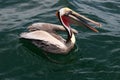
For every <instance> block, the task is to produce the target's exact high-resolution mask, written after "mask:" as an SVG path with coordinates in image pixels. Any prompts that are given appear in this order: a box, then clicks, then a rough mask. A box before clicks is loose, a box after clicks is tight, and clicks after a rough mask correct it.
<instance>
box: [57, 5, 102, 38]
mask: <svg viewBox="0 0 120 80" xmlns="http://www.w3.org/2000/svg"><path fill="white" fill-rule="evenodd" d="M56 15H57V17H58V18H59V20H60V22H61V23H62V25H63V26H64V27H65V29H66V31H67V32H68V38H69V39H70V38H71V37H72V31H71V28H70V24H75V25H79V26H85V27H87V28H89V29H91V30H93V31H94V32H98V30H97V29H95V28H93V27H92V26H90V25H89V24H88V22H91V23H93V24H95V25H97V26H101V24H100V23H98V22H95V21H93V20H91V19H89V18H87V17H85V16H83V15H80V14H78V13H77V12H75V11H73V10H71V9H70V8H67V7H65V8H61V9H59V10H58V11H57V13H56Z"/></svg>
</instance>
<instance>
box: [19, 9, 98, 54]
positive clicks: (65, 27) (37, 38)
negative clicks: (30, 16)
mask: <svg viewBox="0 0 120 80" xmlns="http://www.w3.org/2000/svg"><path fill="white" fill-rule="evenodd" d="M56 15H57V17H58V18H59V20H60V22H61V24H62V26H60V25H55V24H50V23H34V24H32V25H31V26H29V27H28V30H29V32H24V33H22V34H21V35H20V37H21V38H25V39H29V40H32V42H33V44H35V45H36V46H37V47H39V48H41V49H43V50H44V51H46V52H50V53H54V54H67V53H68V52H69V51H70V50H71V49H72V48H73V47H74V44H75V35H74V33H77V31H76V30H75V29H72V28H71V27H70V24H76V25H80V26H85V27H87V28H89V29H91V30H93V31H95V32H98V30H96V29H95V28H93V27H91V26H90V25H89V24H88V23H87V22H91V23H93V24H95V25H97V26H100V23H98V22H95V21H93V20H91V19H88V18H86V17H85V16H82V15H80V14H78V13H77V12H75V11H73V10H71V9H69V8H67V7H65V8H61V9H60V10H58V11H57V12H56ZM56 31H66V32H67V35H68V36H67V39H66V40H65V39H64V38H62V37H61V36H60V35H58V34H57V33H56Z"/></svg>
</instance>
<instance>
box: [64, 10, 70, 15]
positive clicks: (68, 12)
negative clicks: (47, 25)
mask: <svg viewBox="0 0 120 80" xmlns="http://www.w3.org/2000/svg"><path fill="white" fill-rule="evenodd" d="M69 14H72V11H67V12H66V13H65V14H64V15H65V16H68V15H69Z"/></svg>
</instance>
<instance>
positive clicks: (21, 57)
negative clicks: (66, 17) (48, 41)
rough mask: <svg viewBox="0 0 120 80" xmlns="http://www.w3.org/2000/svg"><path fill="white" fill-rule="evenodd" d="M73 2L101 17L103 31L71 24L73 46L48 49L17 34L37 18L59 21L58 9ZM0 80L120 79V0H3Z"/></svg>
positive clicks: (72, 5)
mask: <svg viewBox="0 0 120 80" xmlns="http://www.w3.org/2000/svg"><path fill="white" fill-rule="evenodd" d="M65 6H67V7H69V8H71V9H73V10H75V11H77V12H78V13H80V14H83V15H85V16H87V17H89V18H91V19H93V20H96V21H98V22H100V23H101V24H102V25H103V26H102V28H98V30H99V31H100V32H99V33H94V32H92V31H89V30H87V29H82V28H80V27H76V26H72V27H73V28H76V29H77V30H78V31H79V33H78V34H77V35H76V45H75V48H74V49H73V50H72V51H71V52H70V53H69V54H68V55H66V56H62V55H49V56H50V57H52V58H53V59H55V60H58V61H62V62H64V64H56V63H53V62H51V61H49V60H48V59H47V58H46V56H45V55H44V52H43V51H42V50H40V49H37V48H36V47H35V46H33V45H32V44H30V42H29V41H23V42H21V40H20V39H19V34H20V33H21V32H24V31H26V28H27V26H28V25H30V24H32V23H35V22H49V23H54V24H60V23H59V21H58V19H57V18H56V16H55V12H56V10H58V9H59V8H61V7H65ZM0 80H120V0H0Z"/></svg>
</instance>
